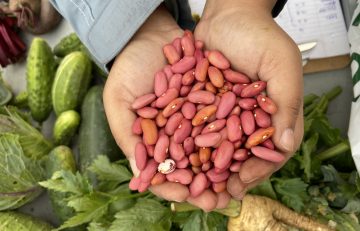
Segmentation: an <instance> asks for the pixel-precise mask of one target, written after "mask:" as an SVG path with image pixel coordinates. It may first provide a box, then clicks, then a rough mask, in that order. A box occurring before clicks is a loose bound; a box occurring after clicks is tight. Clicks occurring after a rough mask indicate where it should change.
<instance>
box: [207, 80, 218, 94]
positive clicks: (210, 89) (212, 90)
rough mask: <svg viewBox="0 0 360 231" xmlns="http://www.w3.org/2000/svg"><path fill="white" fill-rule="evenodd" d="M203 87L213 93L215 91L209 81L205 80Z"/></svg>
mask: <svg viewBox="0 0 360 231" xmlns="http://www.w3.org/2000/svg"><path fill="white" fill-rule="evenodd" d="M205 89H206V90H207V91H209V92H211V93H213V94H216V93H217V90H216V88H215V87H214V85H213V84H212V83H211V82H206V84H205Z"/></svg>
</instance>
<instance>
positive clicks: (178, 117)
mask: <svg viewBox="0 0 360 231" xmlns="http://www.w3.org/2000/svg"><path fill="white" fill-rule="evenodd" d="M183 118H184V116H183V115H182V114H181V113H180V112H176V113H174V114H173V115H172V116H170V118H169V120H168V122H167V124H166V125H165V133H166V134H167V135H169V136H172V135H174V132H175V130H176V129H177V128H178V127H179V125H180V123H181V121H182V119H183Z"/></svg>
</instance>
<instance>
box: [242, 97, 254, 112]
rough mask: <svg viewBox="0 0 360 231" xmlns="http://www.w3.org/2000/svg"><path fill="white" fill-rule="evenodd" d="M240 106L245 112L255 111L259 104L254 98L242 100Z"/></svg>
mask: <svg viewBox="0 0 360 231" xmlns="http://www.w3.org/2000/svg"><path fill="white" fill-rule="evenodd" d="M239 106H240V107H241V108H242V109H244V110H254V109H255V108H256V107H257V106H258V104H257V102H256V99H254V98H242V99H240V100H239Z"/></svg>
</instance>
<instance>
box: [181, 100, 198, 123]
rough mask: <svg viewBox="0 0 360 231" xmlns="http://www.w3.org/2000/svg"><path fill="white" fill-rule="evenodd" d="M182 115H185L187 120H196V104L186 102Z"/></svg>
mask: <svg viewBox="0 0 360 231" xmlns="http://www.w3.org/2000/svg"><path fill="white" fill-rule="evenodd" d="M181 113H182V114H183V115H184V117H185V118H186V119H188V120H191V119H192V118H194V116H195V114H196V107H195V104H193V103H190V102H185V103H184V105H183V106H182V108H181Z"/></svg>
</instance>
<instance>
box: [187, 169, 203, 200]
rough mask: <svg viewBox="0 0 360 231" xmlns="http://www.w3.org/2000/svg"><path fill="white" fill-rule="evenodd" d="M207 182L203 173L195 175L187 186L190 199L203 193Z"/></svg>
mask: <svg viewBox="0 0 360 231" xmlns="http://www.w3.org/2000/svg"><path fill="white" fill-rule="evenodd" d="M207 181H208V180H207V178H206V175H205V174H204V173H202V172H200V173H199V174H197V175H195V177H194V178H193V181H192V182H191V184H190V186H189V190H190V195H191V196H192V197H197V196H199V195H200V194H201V193H203V192H204V190H205V189H206V185H207Z"/></svg>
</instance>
